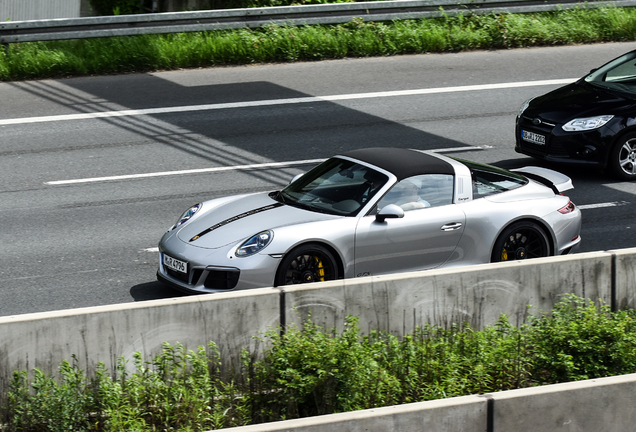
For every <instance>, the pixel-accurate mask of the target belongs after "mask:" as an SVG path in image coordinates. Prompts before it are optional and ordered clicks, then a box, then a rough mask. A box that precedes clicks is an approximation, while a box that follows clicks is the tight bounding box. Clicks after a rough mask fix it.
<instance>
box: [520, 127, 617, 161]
mask: <svg viewBox="0 0 636 432" xmlns="http://www.w3.org/2000/svg"><path fill="white" fill-rule="evenodd" d="M523 131H526V132H532V133H533V134H537V135H540V136H543V137H545V143H543V144H538V143H536V142H530V141H527V140H524V139H523ZM515 132H516V134H515V151H516V152H517V153H522V154H525V155H528V156H532V157H535V158H538V159H543V160H546V161H549V162H559V163H566V164H576V165H585V166H595V167H599V168H604V167H605V166H606V165H607V159H608V152H609V149H610V147H611V144H612V137H613V132H612V131H611V130H610V129H609V128H608V127H606V126H604V127H601V128H599V129H595V130H591V131H584V132H565V131H563V129H561V125H560V124H550V123H547V122H542V123H540V124H538V125H537V124H534V123H533V122H532V120H531V119H530V118H529V117H526V116H522V117H520V118H518V119H517V124H516V128H515Z"/></svg>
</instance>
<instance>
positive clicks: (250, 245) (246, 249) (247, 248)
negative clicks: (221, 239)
mask: <svg viewBox="0 0 636 432" xmlns="http://www.w3.org/2000/svg"><path fill="white" fill-rule="evenodd" d="M273 238H274V233H273V232H272V231H263V232H259V233H258V234H256V235H254V236H252V237H251V238H249V239H248V240H247V241H246V242H244V243H243V244H242V245H240V246H239V247H238V249H236V256H237V257H239V258H243V257H248V256H251V255H254V254H255V253H258V252H260V251H261V250H263V249H265V247H266V246H267V245H268V244H269V243H270V242H271V241H272V239H273Z"/></svg>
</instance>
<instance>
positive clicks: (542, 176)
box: [510, 166, 574, 194]
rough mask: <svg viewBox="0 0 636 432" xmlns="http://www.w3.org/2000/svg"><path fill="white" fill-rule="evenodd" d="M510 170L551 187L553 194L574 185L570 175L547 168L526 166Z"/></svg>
mask: <svg viewBox="0 0 636 432" xmlns="http://www.w3.org/2000/svg"><path fill="white" fill-rule="evenodd" d="M510 171H513V172H518V173H520V174H523V175H524V176H526V177H528V178H529V179H532V180H534V181H537V182H539V183H541V184H543V185H546V186H547V187H549V188H550V189H552V190H553V191H554V193H555V194H560V193H562V192H565V191H566V190H570V189H574V185H573V184H572V180H571V179H570V177H568V176H566V175H564V174H561V173H559V172H556V171H553V170H551V169H548V168H541V167H535V166H528V167H523V168H516V169H511V170H510Z"/></svg>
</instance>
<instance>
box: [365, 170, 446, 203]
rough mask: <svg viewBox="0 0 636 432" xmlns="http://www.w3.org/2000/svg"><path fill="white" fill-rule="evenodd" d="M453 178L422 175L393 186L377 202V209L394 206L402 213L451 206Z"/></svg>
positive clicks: (444, 175)
mask: <svg viewBox="0 0 636 432" xmlns="http://www.w3.org/2000/svg"><path fill="white" fill-rule="evenodd" d="M452 202H453V176H452V175H447V174H424V175H419V176H413V177H409V178H406V179H404V180H402V181H400V182H398V183H396V184H395V186H393V187H392V188H391V189H390V190H389V191H388V192H387V193H386V195H384V196H383V197H382V199H381V200H380V201H379V202H378V206H377V207H378V209H381V208H382V207H384V206H386V205H389V204H395V205H398V206H400V207H402V209H404V211H409V210H417V209H422V208H427V207H437V206H441V205H447V204H452Z"/></svg>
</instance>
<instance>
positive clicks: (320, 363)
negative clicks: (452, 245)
mask: <svg viewBox="0 0 636 432" xmlns="http://www.w3.org/2000/svg"><path fill="white" fill-rule="evenodd" d="M635 330H636V311H634V310H629V311H619V312H611V311H610V309H609V307H608V306H607V305H602V304H599V305H595V304H593V303H592V302H589V301H584V300H583V299H580V298H578V297H575V296H569V297H567V298H565V299H564V300H562V301H561V302H559V303H558V304H557V306H556V307H555V309H554V310H553V311H552V312H551V313H550V314H538V315H536V316H534V317H531V318H530V320H529V323H528V324H526V325H523V326H522V327H520V328H516V327H513V326H511V325H510V324H509V322H508V319H507V317H506V316H502V317H501V319H500V320H499V321H498V322H497V323H496V324H495V325H493V326H490V327H487V328H486V329H484V330H483V331H476V330H473V329H471V328H469V327H462V326H458V325H453V326H451V327H450V328H441V327H437V326H430V325H427V326H424V327H421V328H417V329H416V330H415V331H414V332H413V333H412V334H409V335H406V336H405V337H403V338H398V337H396V336H394V335H391V334H389V333H385V332H376V331H372V332H371V333H370V334H368V335H363V334H362V333H361V332H360V329H359V327H358V321H357V319H356V318H354V317H349V318H347V320H346V323H345V328H344V330H343V332H342V333H340V334H338V333H336V332H335V331H334V330H326V329H323V328H321V327H319V326H317V325H315V324H314V323H312V321H311V319H309V320H307V321H306V322H305V323H304V324H303V326H302V327H301V328H298V327H296V326H288V327H287V328H286V329H285V332H284V333H283V334H281V332H280V329H275V330H271V331H270V332H268V333H266V334H265V335H262V336H261V338H262V339H263V340H264V341H265V342H266V343H267V346H269V348H268V349H267V350H266V351H265V352H264V353H256V352H254V353H250V352H247V351H244V352H243V354H242V358H243V367H242V369H241V370H239V371H236V372H235V373H234V374H229V377H225V378H222V377H221V374H220V373H219V370H220V366H221V361H222V359H221V358H220V356H219V354H218V350H217V349H216V346H215V345H214V344H213V343H210V344H209V345H208V347H207V349H205V348H203V347H199V348H198V349H197V350H196V351H186V350H185V349H184V347H183V346H181V345H179V344H177V346H175V347H172V346H170V345H168V344H165V345H164V347H163V353H162V354H161V355H159V356H157V357H156V358H155V359H153V360H151V361H147V362H145V361H144V360H143V359H142V358H141V355H140V354H139V353H137V354H135V355H134V359H133V360H134V368H133V369H134V370H135V372H129V371H128V369H127V368H126V360H125V359H123V358H122V359H120V361H119V366H118V367H117V370H116V372H115V373H114V374H113V375H111V374H109V373H108V372H107V371H106V370H105V368H104V366H103V365H102V366H100V367H98V369H97V372H96V373H95V374H94V375H93V376H92V377H87V375H86V374H85V373H84V371H82V370H81V369H79V368H78V366H77V364H76V361H75V359H74V360H73V363H69V362H63V363H62V365H61V366H60V368H59V374H58V375H59V377H60V378H59V379H57V380H56V379H53V378H52V377H51V376H48V375H46V374H44V373H42V372H41V371H39V370H37V369H35V370H34V371H32V372H31V373H28V372H27V371H16V372H14V377H13V380H12V382H11V386H10V391H9V394H8V395H7V397H6V398H5V397H3V398H2V399H5V400H7V401H8V405H7V406H6V407H5V412H6V413H7V415H6V418H4V419H0V424H1V423H2V422H4V423H5V425H6V426H5V428H4V429H2V430H3V431H4V430H6V431H11V432H13V431H68V430H73V431H88V430H93V431H156V430H163V431H184V432H185V431H192V432H193V431H200V430H210V429H215V428H223V427H231V426H240V425H245V424H257V423H262V422H268V421H276V420H285V419H292V418H299V417H306V416H313V415H321V414H329V413H337V412H345V411H352V410H360V409H365V408H374V407H381V406H388V405H396V404H401V403H408V402H416V401H426V400H432V399H440V398H448V397H453V396H462V395H470V394H482V393H488V392H496V391H501V390H509V389H516V388H524V387H532V386H538V385H545V384H553V383H559V382H568V381H576V380H582V379H592V378H599V377H605V376H613V375H621V374H627V373H634V372H636V331H635ZM255 358H260V360H254V359H255Z"/></svg>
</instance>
